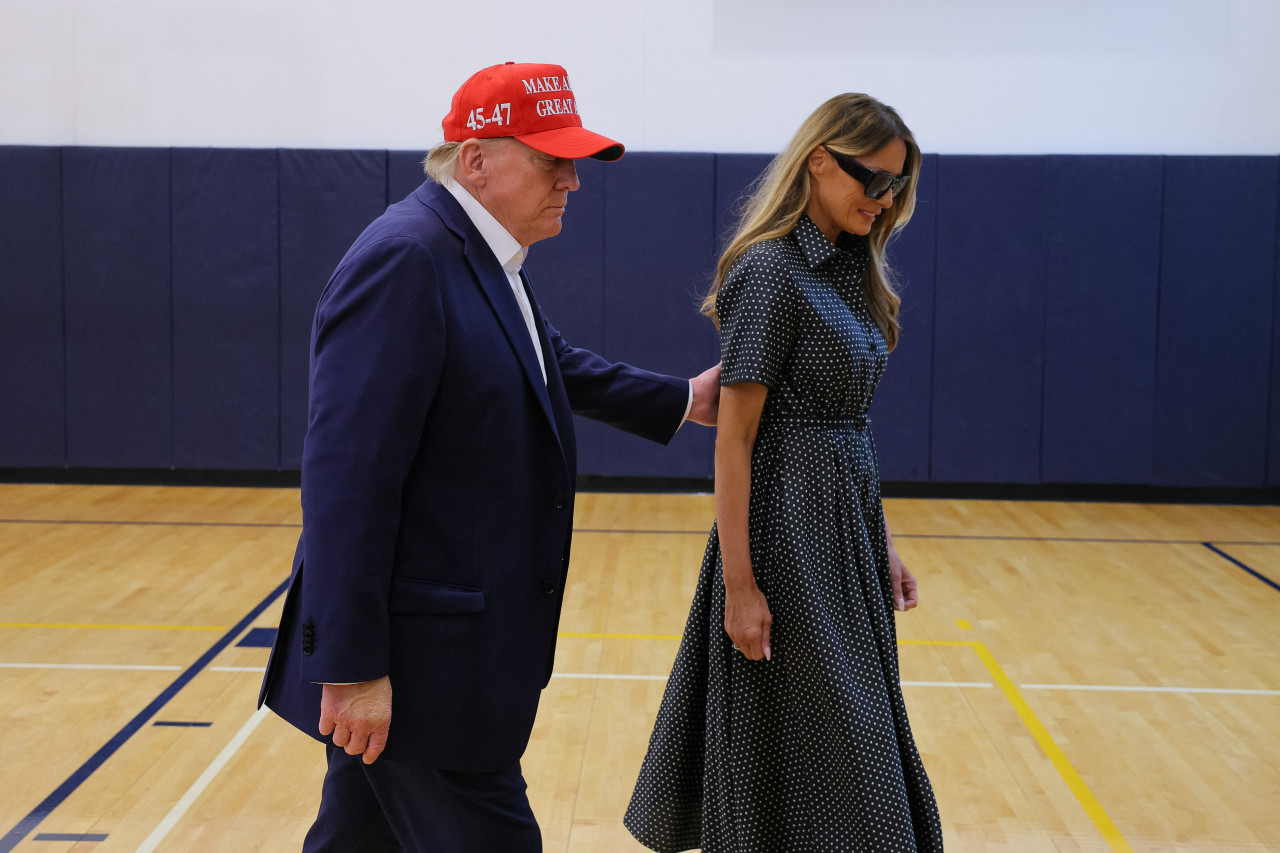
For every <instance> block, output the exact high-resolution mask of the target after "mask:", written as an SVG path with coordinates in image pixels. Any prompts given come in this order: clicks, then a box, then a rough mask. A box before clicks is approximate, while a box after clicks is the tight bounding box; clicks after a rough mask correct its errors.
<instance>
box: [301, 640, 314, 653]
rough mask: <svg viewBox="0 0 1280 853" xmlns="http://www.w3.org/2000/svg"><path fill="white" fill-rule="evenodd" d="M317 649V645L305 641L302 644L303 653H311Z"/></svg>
mask: <svg viewBox="0 0 1280 853" xmlns="http://www.w3.org/2000/svg"><path fill="white" fill-rule="evenodd" d="M315 650H316V647H315V646H313V645H311V643H303V644H302V653H303V654H304V655H309V654H311V653H312V652H314V651H315Z"/></svg>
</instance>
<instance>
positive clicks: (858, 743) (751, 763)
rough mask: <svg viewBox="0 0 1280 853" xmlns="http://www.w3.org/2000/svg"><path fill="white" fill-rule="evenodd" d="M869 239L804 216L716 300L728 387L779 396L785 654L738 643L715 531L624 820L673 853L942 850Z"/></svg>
mask: <svg viewBox="0 0 1280 853" xmlns="http://www.w3.org/2000/svg"><path fill="white" fill-rule="evenodd" d="M866 266H867V249H866V244H865V242H864V241H863V239H862V238H860V237H855V236H851V235H848V234H841V235H840V240H839V243H838V244H837V245H836V246H833V245H832V244H831V242H830V241H829V240H827V239H826V237H824V236H823V234H822V232H821V231H819V230H818V228H817V226H816V225H814V224H813V222H812V221H811V220H809V218H808V217H802V218H801V220H800V222H799V224H798V225H797V226H796V228H795V229H794V230H793V231H792V232H791V233H790V234H787V235H786V236H784V237H780V238H777V239H775V240H769V241H766V242H763V243H759V244H757V245H755V246H753V247H752V248H751V249H750V250H748V251H747V252H746V253H745V254H744V255H743V256H742V258H741V259H740V260H739V261H738V263H737V264H735V265H734V267H733V269H732V270H731V271H730V274H729V276H728V278H727V279H726V281H725V283H724V286H723V287H722V289H721V290H720V293H719V295H718V297H717V305H718V309H719V313H720V323H721V351H722V356H723V359H724V365H723V372H722V374H721V383H722V384H725V385H728V384H732V383H735V382H758V383H760V384H763V385H766V386H768V387H769V389H770V390H769V395H768V398H767V399H766V402H765V407H764V412H763V414H762V416H761V419H760V429H759V433H758V435H757V438H756V445H755V450H754V453H753V455H752V462H751V509H750V521H749V526H750V540H751V543H750V544H751V557H752V566H753V568H754V570H755V574H756V580H757V583H758V584H759V586H760V589H761V590H762V591H763V592H764V594H765V598H766V599H767V600H768V602H769V609H770V612H771V613H772V614H773V628H772V658H773V659H772V661H750V660H747V659H746V658H744V657H743V656H742V655H741V654H739V653H737V652H735V651H734V650H733V648H732V645H731V643H730V640H729V637H728V635H727V634H726V633H725V632H724V583H723V580H722V565H721V562H720V548H719V540H718V538H717V531H716V528H715V527H712V529H711V536H710V540H709V541H708V543H707V551H706V556H705V558H704V559H703V563H702V572H701V575H700V576H699V578H698V587H697V591H696V592H695V594H694V600H693V606H692V609H691V610H690V613H689V620H688V623H687V624H686V626H685V631H684V638H683V640H682V641H681V643H680V650H679V652H678V653H677V655H676V661H675V664H674V666H673V667H672V670H671V678H670V680H669V681H668V682H667V689H666V694H665V695H664V697H663V700H662V707H661V709H660V710H659V711H658V719H657V723H656V725H655V727H654V731H653V735H652V737H651V738H650V741H649V752H648V755H647V756H646V758H645V761H644V765H643V767H642V768H641V771H640V779H639V781H638V782H637V784H636V788H635V792H634V793H633V795H632V798H631V804H630V806H629V808H628V809H627V814H626V818H625V823H626V826H627V828H628V829H629V830H631V833H632V834H633V835H635V837H636V838H637V839H638V840H639V841H640V842H641V843H643V844H644V845H645V846H647V847H649V848H650V849H652V850H656V851H659V852H660V853H674V851H681V850H691V849H694V848H697V847H701V848H702V850H703V851H704V853H729V851H732V853H777V852H779V851H797V853H798V852H799V851H805V853H818V851H822V853H828V851H831V853H845V851H848V853H925V851H927V853H940V851H941V850H942V829H941V825H940V823H939V819H938V807H937V804H936V802H935V800H934V796H933V789H932V788H931V786H930V784H929V779H928V776H927V775H926V774H925V771H924V767H923V765H922V764H921V762H920V755H919V752H918V751H917V750H916V746H915V741H914V739H913V738H912V736H911V728H910V725H909V724H908V721H907V712H906V707H905V705H904V704H903V701H902V688H901V684H900V682H899V678H898V651H897V635H896V631H895V627H894V615H893V614H894V611H893V605H892V594H891V586H890V581H889V557H888V550H887V546H886V541H885V533H884V515H883V510H882V508H881V505H880V483H879V478H878V476H877V473H876V463H875V451H874V448H873V446H872V441H871V433H870V429H869V427H868V425H867V420H866V413H867V407H868V406H869V405H870V403H871V395H872V393H873V392H874V390H875V387H876V384H877V383H878V382H879V380H880V376H881V374H882V373H883V371H884V366H885V362H886V359H887V357H888V348H887V346H886V345H885V342H884V338H883V336H882V335H881V334H880V330H879V329H878V328H877V327H876V324H875V322H874V321H873V319H872V318H871V314H870V312H869V311H868V310H867V306H866V301H865V299H864V297H863V294H862V281H863V278H864V275H865V272H866Z"/></svg>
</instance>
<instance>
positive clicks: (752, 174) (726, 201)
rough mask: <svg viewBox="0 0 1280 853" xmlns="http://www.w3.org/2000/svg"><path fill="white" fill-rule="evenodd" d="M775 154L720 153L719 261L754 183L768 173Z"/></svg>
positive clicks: (717, 236) (717, 192) (717, 231)
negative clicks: (767, 169)
mask: <svg viewBox="0 0 1280 853" xmlns="http://www.w3.org/2000/svg"><path fill="white" fill-rule="evenodd" d="M772 160H773V157H772V156H770V155H768V154H717V155H716V209H715V216H716V222H715V232H714V235H715V241H716V244H715V246H716V260H717V261H718V260H719V259H720V254H721V253H722V252H723V251H724V250H725V248H726V247H727V246H728V245H729V241H730V240H731V239H733V233H734V231H735V230H736V228H737V225H738V223H739V221H740V220H741V215H742V208H743V205H744V203H745V201H746V198H747V191H748V190H749V189H750V188H751V184H752V182H754V181H755V180H756V179H757V178H759V177H760V176H761V175H762V174H764V170H765V169H766V168H767V167H768V166H769V163H770V162H771V161H772Z"/></svg>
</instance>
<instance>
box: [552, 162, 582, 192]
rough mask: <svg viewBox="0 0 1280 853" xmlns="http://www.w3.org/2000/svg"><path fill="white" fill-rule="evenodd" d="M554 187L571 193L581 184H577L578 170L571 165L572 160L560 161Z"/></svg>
mask: <svg viewBox="0 0 1280 853" xmlns="http://www.w3.org/2000/svg"><path fill="white" fill-rule="evenodd" d="M556 186H557V187H558V188H560V189H565V190H568V191H569V192H573V191H574V190H576V189H577V188H578V187H579V186H581V184H579V183H578V168H577V166H575V165H574V164H573V161H572V160H568V159H565V160H562V161H560V168H559V174H558V175H556Z"/></svg>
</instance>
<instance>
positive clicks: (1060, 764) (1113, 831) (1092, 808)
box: [560, 632, 1133, 853]
mask: <svg viewBox="0 0 1280 853" xmlns="http://www.w3.org/2000/svg"><path fill="white" fill-rule="evenodd" d="M560 636H561V637H589V638H592V639H602V640H678V639H680V635H678V634H587V633H571V632H565V633H562V634H560ZM898 645H900V646H968V647H969V648H971V649H973V650H974V651H975V652H976V653H977V655H978V658H979V659H980V660H981V661H982V664H983V666H985V667H986V668H987V671H988V672H989V673H991V677H992V679H994V680H995V683H996V686H997V687H999V688H1000V690H1001V692H1002V693H1004V697H1005V699H1007V700H1009V704H1010V705H1012V706H1013V710H1014V711H1015V712H1017V714H1018V717H1019V718H1020V719H1021V720H1022V724H1023V725H1024V726H1026V727H1027V731H1029V732H1031V736H1032V737H1033V738H1035V740H1036V743H1038V744H1040V748H1041V749H1042V750H1044V753H1045V755H1046V756H1047V757H1048V758H1049V761H1050V762H1051V763H1052V764H1053V766H1054V768H1055V769H1056V770H1057V771H1058V775H1060V776H1061V777H1062V781H1064V782H1066V783H1067V788H1069V789H1070V790H1071V793H1072V794H1074V795H1075V798H1076V801H1077V802H1079V803H1080V806H1081V807H1082V808H1083V809H1084V811H1085V814H1087V815H1088V816H1089V819H1090V820H1092V821H1093V825H1094V826H1096V827H1097V828H1098V832H1100V833H1101V834H1102V837H1103V839H1105V840H1106V842H1107V844H1108V845H1109V846H1110V847H1111V849H1112V850H1114V851H1115V853H1133V848H1132V847H1130V846H1129V842H1128V841H1126V840H1125V837H1124V836H1123V835H1122V834H1121V833H1120V830H1119V829H1118V828H1117V827H1116V825H1115V823H1113V822H1112V820H1111V818H1110V817H1109V816H1108V815H1107V813H1106V810H1104V809H1103V808H1102V804H1101V803H1099V802H1098V800H1097V798H1096V797H1094V795H1093V792H1092V791H1090V790H1089V786H1088V785H1086V784H1085V783H1084V780H1083V779H1081V778H1080V774H1079V773H1077V772H1076V769H1075V768H1074V767H1072V766H1071V762H1070V761H1068V760H1067V756H1066V755H1065V754H1064V753H1063V751H1062V749H1061V748H1060V747H1059V746H1058V744H1057V743H1056V742H1054V740H1053V737H1052V736H1051V735H1050V734H1049V731H1048V729H1046V728H1045V727H1044V724H1043V723H1041V722H1040V719H1039V718H1038V717H1036V715H1035V712H1034V711H1032V710H1031V706H1030V705H1028V704H1027V700H1025V699H1023V698H1022V694H1021V693H1019V692H1018V688H1017V687H1016V686H1015V685H1014V683H1013V682H1012V681H1011V680H1010V679H1009V676H1007V675H1005V673H1004V670H1003V669H1001V667H1000V664H999V663H998V662H997V661H996V659H995V656H994V655H993V654H991V650H990V649H988V648H987V647H986V645H985V644H984V643H981V642H979V641H977V640H899V641H898Z"/></svg>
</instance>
